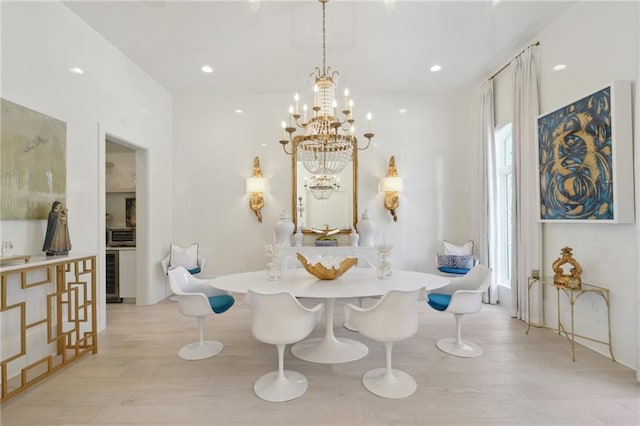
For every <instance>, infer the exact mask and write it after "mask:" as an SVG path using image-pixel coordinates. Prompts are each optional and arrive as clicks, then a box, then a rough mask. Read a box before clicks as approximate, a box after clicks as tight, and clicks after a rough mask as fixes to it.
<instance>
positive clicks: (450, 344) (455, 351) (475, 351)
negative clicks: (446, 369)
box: [436, 337, 482, 358]
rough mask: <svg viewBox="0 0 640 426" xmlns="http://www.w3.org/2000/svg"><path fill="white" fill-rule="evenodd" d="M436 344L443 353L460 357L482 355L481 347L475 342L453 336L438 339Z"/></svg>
mask: <svg viewBox="0 0 640 426" xmlns="http://www.w3.org/2000/svg"><path fill="white" fill-rule="evenodd" d="M436 346H437V347H438V349H440V350H441V351H442V352H444V353H447V354H449V355H455V356H459V357H462V358H475V357H477V356H480V355H482V347H481V346H480V345H478V344H477V343H473V342H469V341H468V340H467V341H463V340H458V339H455V338H453V337H449V338H446V339H440V340H438V341H437V342H436Z"/></svg>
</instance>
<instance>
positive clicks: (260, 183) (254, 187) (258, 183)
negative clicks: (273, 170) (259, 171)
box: [247, 177, 270, 194]
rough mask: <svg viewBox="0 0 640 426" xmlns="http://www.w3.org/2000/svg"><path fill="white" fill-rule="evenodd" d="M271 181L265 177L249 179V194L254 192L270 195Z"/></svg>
mask: <svg viewBox="0 0 640 426" xmlns="http://www.w3.org/2000/svg"><path fill="white" fill-rule="evenodd" d="M269 191H270V189H269V179H266V178H263V177H250V178H247V194H250V193H252V192H262V193H263V194H264V193H269Z"/></svg>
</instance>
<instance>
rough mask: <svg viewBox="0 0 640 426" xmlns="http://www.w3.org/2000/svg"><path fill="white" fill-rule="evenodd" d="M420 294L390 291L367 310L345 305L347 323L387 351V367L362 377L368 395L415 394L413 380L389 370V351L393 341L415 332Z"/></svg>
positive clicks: (406, 375)
mask: <svg viewBox="0 0 640 426" xmlns="http://www.w3.org/2000/svg"><path fill="white" fill-rule="evenodd" d="M423 295H424V291H423V289H418V290H414V291H400V290H392V291H390V292H389V293H387V294H385V295H384V296H382V298H381V299H380V300H379V301H378V303H376V304H375V305H373V306H371V307H369V308H362V307H360V306H357V305H353V304H347V305H345V315H346V318H347V321H348V322H349V323H350V324H353V325H354V326H355V327H356V328H357V329H358V331H359V332H360V334H362V335H363V336H365V337H368V338H370V339H373V340H376V341H378V342H382V343H384V346H385V349H386V367H385V368H375V369H373V370H369V371H367V372H366V373H365V374H364V376H363V377H362V384H363V385H364V387H365V388H366V389H367V390H368V391H369V392H371V393H373V394H375V395H378V396H382V397H385V398H405V397H407V396H409V395H411V394H413V393H414V392H415V390H416V388H417V385H416V381H415V380H414V379H413V377H411V376H410V375H409V374H407V373H405V372H404V371H400V370H396V369H393V368H392V367H391V351H392V349H393V344H394V343H395V342H399V341H401V340H405V339H408V338H409V337H411V336H413V335H414V334H416V331H418V306H417V304H418V299H422V297H423Z"/></svg>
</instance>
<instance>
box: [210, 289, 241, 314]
mask: <svg viewBox="0 0 640 426" xmlns="http://www.w3.org/2000/svg"><path fill="white" fill-rule="evenodd" d="M234 302H235V299H234V298H233V296H231V295H228V294H222V295H220V296H211V297H209V304H210V305H211V309H213V312H215V313H216V314H221V313H223V312H225V311H226V310H227V309H229V308H230V307H232V306H233V303H234Z"/></svg>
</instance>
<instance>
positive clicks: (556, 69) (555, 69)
mask: <svg viewBox="0 0 640 426" xmlns="http://www.w3.org/2000/svg"><path fill="white" fill-rule="evenodd" d="M566 67H567V66H566V65H565V64H558V65H556V66H554V67H553V70H554V71H562V70H563V69H565V68H566Z"/></svg>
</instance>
